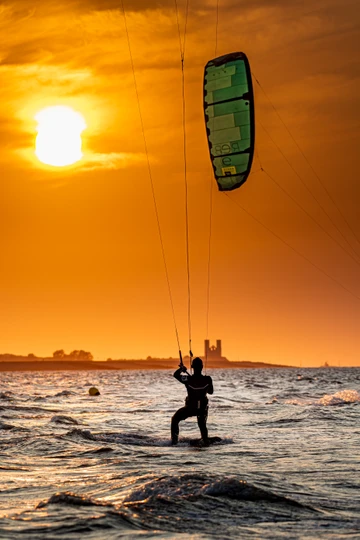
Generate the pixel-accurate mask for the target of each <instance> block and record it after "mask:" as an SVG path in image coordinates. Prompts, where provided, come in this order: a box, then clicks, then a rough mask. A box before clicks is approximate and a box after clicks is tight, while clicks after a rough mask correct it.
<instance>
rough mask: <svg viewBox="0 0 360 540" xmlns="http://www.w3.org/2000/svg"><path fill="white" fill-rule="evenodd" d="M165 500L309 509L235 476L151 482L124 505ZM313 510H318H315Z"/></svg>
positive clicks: (163, 479)
mask: <svg viewBox="0 0 360 540" xmlns="http://www.w3.org/2000/svg"><path fill="white" fill-rule="evenodd" d="M164 497H166V498H167V499H168V500H172V501H173V502H174V501H175V500H176V499H179V498H185V499H188V498H191V500H192V501H193V502H194V501H195V500H197V499H201V498H204V497H215V498H217V497H224V498H227V499H232V500H237V501H251V502H257V501H267V502H272V503H279V504H286V505H290V506H296V507H299V508H309V507H308V506H306V505H304V504H302V503H300V502H298V501H296V500H294V499H291V498H289V497H286V496H284V495H278V494H276V493H274V492H272V491H271V490H267V489H264V488H260V487H257V486H255V485H254V484H251V483H249V482H247V481H246V480H242V479H238V478H236V477H232V476H230V477H222V478H216V477H213V476H208V475H203V474H199V475H191V474H185V475H181V476H173V477H164V478H160V479H155V480H151V481H150V482H147V483H146V484H144V485H143V486H142V487H141V488H140V489H136V490H134V491H132V492H131V493H130V494H129V495H128V496H127V497H126V498H125V499H124V501H123V503H124V504H128V503H134V502H145V503H149V502H151V501H152V502H153V500H154V499H158V498H161V499H163V498H164ZM310 509H311V510H314V509H313V508H310Z"/></svg>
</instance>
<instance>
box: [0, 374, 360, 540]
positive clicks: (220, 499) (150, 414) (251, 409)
mask: <svg viewBox="0 0 360 540" xmlns="http://www.w3.org/2000/svg"><path fill="white" fill-rule="evenodd" d="M208 374H209V375H211V376H212V377H213V381H214V387H215V394H214V396H212V397H211V407H210V414H209V422H208V426H209V434H210V435H217V436H219V437H222V439H223V441H222V443H219V444H216V445H214V446H211V447H209V448H193V447H191V446H189V440H190V439H191V438H194V437H198V428H197V425H196V419H194V418H190V419H188V420H187V421H186V422H183V423H182V424H181V430H180V444H179V445H178V446H177V447H171V446H170V433H169V426H170V420H171V416H172V414H173V413H174V412H175V411H176V410H177V408H179V407H181V406H182V405H183V400H184V398H185V389H184V388H183V387H182V386H181V385H180V384H179V383H178V382H177V381H176V380H175V379H173V377H172V373H169V372H167V371H154V372H151V371H144V372H134V371H133V372H130V371H113V372H108V371H107V372H78V373H74V372H57V373H50V372H42V373H0V538H1V539H12V538H19V537H24V538H29V539H32V538H34V539H35V538H36V539H39V538H46V539H56V538H63V539H77V538H79V537H81V536H82V535H84V536H85V535H86V537H87V538H89V539H102V538H106V539H115V538H136V537H138V536H139V537H142V538H144V537H145V538H150V537H159V538H215V537H217V538H224V539H226V538H253V539H258V538H274V539H275V538H276V539H277V538H286V539H289V538H301V539H304V538H315V537H317V538H331V539H341V538H360V490H359V488H360V474H359V473H360V471H359V469H360V467H359V456H360V393H359V392H360V369H358V368H353V369H335V368H328V369H318V370H295V369H254V370H253V369H251V370H250V369H249V370H213V371H209V372H208ZM93 385H94V386H96V387H97V388H99V390H100V392H101V395H100V396H97V397H90V396H89V394H88V391H89V387H90V386H93Z"/></svg>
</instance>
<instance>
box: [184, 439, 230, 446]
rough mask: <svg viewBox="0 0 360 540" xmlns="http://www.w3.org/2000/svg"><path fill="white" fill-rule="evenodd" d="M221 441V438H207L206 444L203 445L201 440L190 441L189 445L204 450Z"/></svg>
mask: <svg viewBox="0 0 360 540" xmlns="http://www.w3.org/2000/svg"><path fill="white" fill-rule="evenodd" d="M221 441H222V438H221V437H209V438H208V443H206V444H205V443H204V441H203V440H202V439H190V441H189V445H190V446H195V447H197V448H204V447H206V446H211V445H212V444H216V443H219V442H221Z"/></svg>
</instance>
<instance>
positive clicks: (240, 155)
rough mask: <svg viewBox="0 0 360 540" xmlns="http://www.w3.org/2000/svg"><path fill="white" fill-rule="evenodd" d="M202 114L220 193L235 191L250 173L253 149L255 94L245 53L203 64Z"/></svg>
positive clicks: (226, 56)
mask: <svg viewBox="0 0 360 540" xmlns="http://www.w3.org/2000/svg"><path fill="white" fill-rule="evenodd" d="M204 112H205V123H206V132H207V136H208V143H209V151H210V157H211V161H212V165H213V168H214V174H215V178H216V181H217V183H218V187H219V190H220V191H230V190H232V189H236V188H238V187H240V186H241V185H242V184H243V183H244V182H245V181H246V179H247V177H248V176H249V174H250V169H251V164H252V160H253V155H254V146H255V120H254V94H253V87H252V81H251V72H250V65H249V61H248V59H247V57H246V55H245V54H244V53H241V52H235V53H230V54H226V55H225V56H219V57H218V58H214V59H213V60H210V61H209V62H208V63H207V64H206V66H205V73H204Z"/></svg>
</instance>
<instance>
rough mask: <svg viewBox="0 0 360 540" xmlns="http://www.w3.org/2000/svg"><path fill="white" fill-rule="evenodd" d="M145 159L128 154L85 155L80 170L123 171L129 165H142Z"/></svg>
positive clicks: (143, 155)
mask: <svg viewBox="0 0 360 540" xmlns="http://www.w3.org/2000/svg"><path fill="white" fill-rule="evenodd" d="M146 159H147V158H146V156H145V154H135V153H130V152H128V153H125V152H122V153H117V152H110V153H108V154H106V153H104V154H100V153H85V154H84V157H83V160H82V162H81V170H82V171H83V170H95V169H112V170H114V169H124V168H126V167H128V166H130V165H131V166H136V165H137V164H141V165H142V164H143V163H144V162H145V161H146ZM79 170H80V169H79Z"/></svg>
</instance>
